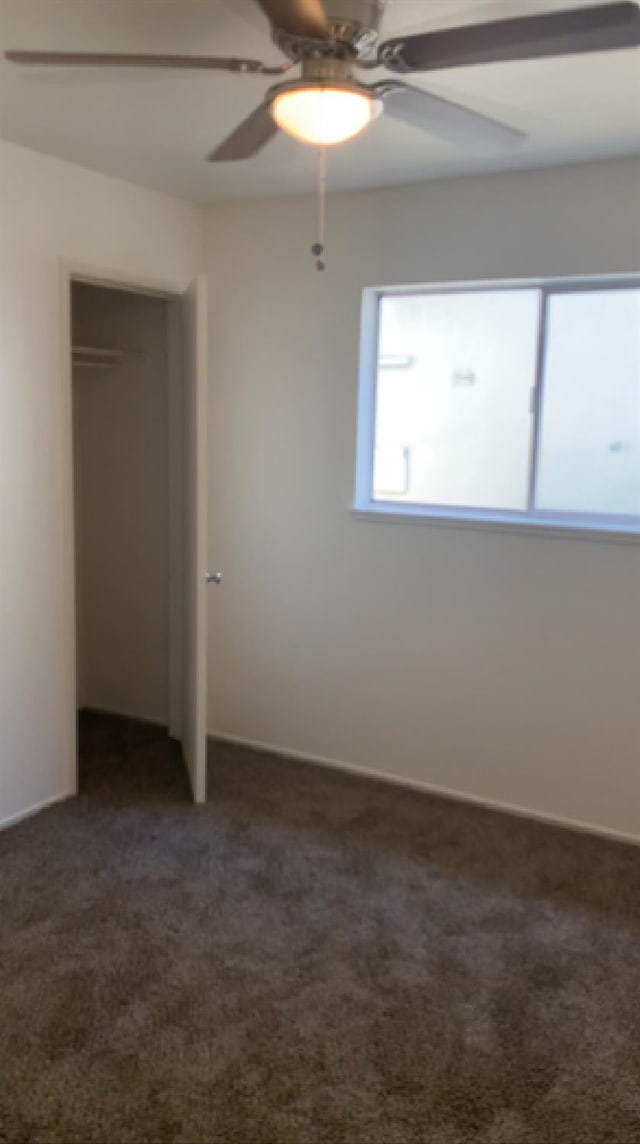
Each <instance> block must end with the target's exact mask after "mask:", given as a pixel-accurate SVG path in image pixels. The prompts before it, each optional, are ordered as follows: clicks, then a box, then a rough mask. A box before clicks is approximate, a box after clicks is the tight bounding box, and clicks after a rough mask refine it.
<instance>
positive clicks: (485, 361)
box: [355, 279, 640, 532]
mask: <svg viewBox="0 0 640 1144" xmlns="http://www.w3.org/2000/svg"><path fill="white" fill-rule="evenodd" d="M355 508H356V509H362V510H365V511H368V512H374V513H384V514H394V515H402V516H407V515H411V516H425V517H439V518H442V517H450V518H453V519H469V520H491V521H506V522H520V523H531V524H538V525H556V526H558V525H564V526H565V527H567V526H568V527H574V528H595V529H604V530H611V531H623V532H625V531H628V532H635V531H640V283H639V282H637V281H631V280H629V279H618V280H615V281H608V282H606V283H605V282H598V281H597V280H595V281H592V282H585V281H584V280H581V281H579V282H575V281H573V282H555V283H554V282H548V283H545V284H542V283H537V282H536V283H518V284H513V285H509V284H507V285H504V286H491V287H483V286H478V287H474V286H471V287H456V288H443V289H440V290H438V289H423V290H420V291H418V290H413V291H400V290H389V291H384V290H369V291H366V292H365V304H364V311H363V341H362V378H361V388H360V408H359V426H358V457H357V466H356V499H355Z"/></svg>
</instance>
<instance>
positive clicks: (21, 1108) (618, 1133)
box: [0, 717, 640, 1144]
mask: <svg viewBox="0 0 640 1144" xmlns="http://www.w3.org/2000/svg"><path fill="white" fill-rule="evenodd" d="M82 747H83V756H84V758H83V769H82V776H83V782H82V793H81V796H80V797H79V798H78V799H77V800H75V801H70V802H68V803H65V804H63V805H60V806H58V807H56V808H54V809H52V810H50V811H47V812H45V813H44V814H41V815H40V816H39V817H37V818H34V819H32V820H30V821H27V822H25V823H23V824H21V825H19V826H17V827H14V828H12V829H10V830H7V831H5V832H4V833H3V834H1V835H0V870H1V877H0V911H1V913H0V918H1V931H0V987H1V997H0V1020H1V1028H0V1139H2V1140H3V1141H8V1142H10V1144H17V1142H27V1141H34V1142H35V1141H39V1142H43V1144H44V1142H47V1144H81V1142H82V1144H85V1142H86V1144H94V1142H99V1144H120V1142H122V1144H124V1142H127V1144H147V1142H148V1144H152V1142H163V1141H176V1142H177V1141H181V1142H184V1144H200V1142H202V1144H204V1142H209V1141H211V1142H216V1144H218V1142H219V1144H280V1142H282V1144H293V1142H296V1144H307V1142H308V1144H312V1142H313V1144H315V1142H326V1144H329V1142H331V1144H334V1142H335V1144H340V1142H342V1141H344V1142H353V1144H413V1142H418V1141H420V1142H424V1144H468V1142H469V1144H470V1142H474V1144H475V1142H478V1144H479V1142H482V1144H530V1142H531V1144H532V1142H535V1144H591V1142H592V1144H604V1142H612V1144H627V1142H628V1144H631V1142H633V1144H637V1142H638V1141H640V1006H639V1002H640V940H639V939H640V851H638V850H636V849H634V848H631V847H629V848H627V847H624V846H619V845H615V844H610V843H607V842H603V841H599V840H596V839H592V838H587V837H581V836H579V835H572V834H570V833H565V832H563V831H560V830H555V829H552V828H546V827H542V826H537V825H534V824H531V823H526V822H522V821H518V820H512V819H509V818H507V817H504V816H499V815H495V814H491V813H489V812H485V811H481V810H477V809H472V808H469V807H464V806H459V805H455V804H450V803H447V802H444V801H439V800H437V799H432V798H427V797H424V796H419V795H416V794H413V793H411V792H408V791H402V790H399V789H394V788H390V787H386V786H384V785H382V784H376V783H372V782H368V781H366V780H358V779H355V778H350V777H346V776H342V775H338V774H333V773H330V772H325V771H322V770H317V769H315V768H313V767H307V766H304V765H301V764H297V763H293V762H286V761H283V760H280V759H275V758H271V757H268V756H263V755H259V754H250V753H248V752H244V751H241V750H238V749H232V748H229V747H221V746H219V747H216V748H215V749H214V751H213V753H212V758H211V785H210V790H211V801H210V804H209V805H208V806H207V807H206V808H203V809H200V810H195V809H194V808H193V807H191V806H190V805H189V802H188V796H187V787H186V782H185V778H184V774H183V771H182V769H181V764H180V759H179V756H178V755H177V753H176V751H175V749H174V748H173V747H172V745H171V744H170V743H169V741H168V740H167V739H166V738H164V737H163V736H162V735H160V734H159V733H158V732H157V731H153V730H152V729H149V728H144V727H136V726H135V725H131V724H127V723H126V722H124V721H118V720H115V721H109V720H104V719H99V718H96V717H94V718H88V719H87V720H86V721H85V723H84V726H83V728H82ZM603 765H606V764H605V762H604V761H603Z"/></svg>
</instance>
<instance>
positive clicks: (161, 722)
mask: <svg viewBox="0 0 640 1144" xmlns="http://www.w3.org/2000/svg"><path fill="white" fill-rule="evenodd" d="M78 711H79V712H81V711H87V712H89V713H90V712H95V714H96V715H112V716H113V718H114V719H131V720H132V722H134V723H148V724H149V726H150V727H162V728H163V730H165V731H168V723H169V720H168V718H167V719H161V718H158V717H157V716H155V715H140V714H137V713H135V712H133V711H123V710H122V708H120V710H119V711H115V710H114V709H113V707H100V706H98V705H97V704H95V703H83V704H82V706H81V707H79V708H78Z"/></svg>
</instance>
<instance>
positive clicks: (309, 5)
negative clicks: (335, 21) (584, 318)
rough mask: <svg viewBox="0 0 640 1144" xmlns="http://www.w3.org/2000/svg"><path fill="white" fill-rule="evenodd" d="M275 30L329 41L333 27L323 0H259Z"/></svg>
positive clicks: (259, 4)
mask: <svg viewBox="0 0 640 1144" xmlns="http://www.w3.org/2000/svg"><path fill="white" fill-rule="evenodd" d="M257 3H258V6H259V7H260V8H262V11H263V12H264V13H265V15H266V17H267V19H268V20H269V22H270V23H271V25H272V26H273V27H274V28H278V29H279V30H280V31H281V32H289V33H290V35H292V36H310V37H312V38H313V39H322V40H326V39H329V37H330V36H331V27H330V24H329V21H328V19H327V14H326V12H325V10H324V5H323V3H322V0H257Z"/></svg>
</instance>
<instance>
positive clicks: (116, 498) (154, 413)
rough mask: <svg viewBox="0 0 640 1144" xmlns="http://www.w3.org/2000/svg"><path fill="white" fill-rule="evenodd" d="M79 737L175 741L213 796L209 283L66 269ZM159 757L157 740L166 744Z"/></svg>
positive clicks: (196, 792)
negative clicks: (103, 276)
mask: <svg viewBox="0 0 640 1144" xmlns="http://www.w3.org/2000/svg"><path fill="white" fill-rule="evenodd" d="M66 299H67V301H68V307H69V312H68V314H67V315H66V318H67V319H68V324H67V330H68V331H69V334H70V347H69V348H70V352H69V371H68V374H69V394H68V397H69V403H68V404H69V409H68V412H69V422H70V430H71V432H70V448H69V453H70V465H71V474H70V475H71V481H70V496H71V502H72V505H71V509H72V511H71V513H70V528H69V533H70V546H71V557H72V559H71V560H70V567H69V573H70V577H69V578H70V586H71V591H72V599H73V607H72V609H71V611H72V625H71V626H72V629H73V631H72V632H70V644H69V658H70V662H71V660H73V672H72V675H73V677H74V678H75V688H74V689H73V690H74V692H75V694H74V696H73V712H72V715H73V724H74V732H73V743H74V756H75V774H74V777H73V781H72V784H71V785H72V786H73V787H74V789H75V790H76V791H77V789H78V781H79V779H78V769H77V768H78V761H77V760H78V737H77V731H76V726H77V724H76V720H77V717H78V715H79V718H80V728H81V734H80V739H81V741H84V742H87V741H88V740H87V736H88V739H89V741H90V740H91V736H92V735H93V736H97V737H98V738H99V737H100V736H101V735H104V736H105V740H106V744H107V745H106V748H105V750H106V751H108V749H109V741H110V736H111V735H112V734H113V735H115V737H116V739H118V738H119V739H120V740H122V741H124V740H126V742H127V744H129V743H131V744H134V745H135V744H138V745H140V744H142V747H143V749H145V748H146V745H147V744H148V745H149V752H147V753H148V754H150V756H152V755H153V749H154V745H155V746H157V745H158V744H160V745H162V743H163V741H164V742H165V744H166V743H167V741H168V740H169V739H171V740H175V741H176V742H177V743H179V744H180V748H181V753H182V758H183V760H184V764H185V769H186V773H187V776H188V779H189V784H190V787H191V793H192V796H193V798H194V801H196V802H201V801H203V800H204V798H205V797H206V781H205V770H206V723H205V692H206V678H205V675H206V650H205V649H206V645H205V639H206V600H205V591H204V589H205V576H206V567H205V560H206V514H205V505H204V498H205V473H206V283H205V281H204V279H202V278H200V279H198V280H197V281H196V282H194V283H193V284H192V286H191V287H190V289H189V290H188V291H187V292H186V293H184V294H182V295H175V294H171V293H165V292H162V291H155V290H149V289H144V287H132V285H131V284H122V283H117V282H108V281H107V282H105V281H103V280H95V279H87V278H86V277H85V276H78V275H74V274H73V273H68V275H67V281H66ZM163 749H164V750H166V749H167V747H166V745H165V747H164V748H163Z"/></svg>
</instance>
